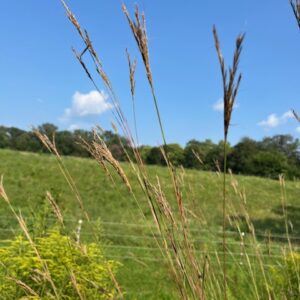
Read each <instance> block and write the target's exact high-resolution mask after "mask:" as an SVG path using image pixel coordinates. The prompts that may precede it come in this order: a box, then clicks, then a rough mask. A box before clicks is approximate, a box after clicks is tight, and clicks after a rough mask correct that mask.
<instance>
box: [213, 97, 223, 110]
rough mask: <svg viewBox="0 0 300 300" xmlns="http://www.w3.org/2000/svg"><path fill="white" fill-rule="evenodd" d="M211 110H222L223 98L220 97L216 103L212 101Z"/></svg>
mask: <svg viewBox="0 0 300 300" xmlns="http://www.w3.org/2000/svg"><path fill="white" fill-rule="evenodd" d="M213 110H215V111H223V110H224V101H223V99H221V98H220V99H219V100H218V101H217V102H216V103H214V105H213Z"/></svg>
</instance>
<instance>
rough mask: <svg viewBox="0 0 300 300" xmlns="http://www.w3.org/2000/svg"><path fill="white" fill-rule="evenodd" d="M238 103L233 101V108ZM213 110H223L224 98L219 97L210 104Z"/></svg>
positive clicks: (236, 106)
mask: <svg viewBox="0 0 300 300" xmlns="http://www.w3.org/2000/svg"><path fill="white" fill-rule="evenodd" d="M238 107H239V105H238V103H235V104H234V106H233V108H238ZM212 108H213V110H214V111H219V112H223V111H224V100H223V99H222V98H220V99H219V100H218V101H217V102H215V103H214V104H213V106H212Z"/></svg>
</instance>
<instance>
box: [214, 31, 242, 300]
mask: <svg viewBox="0 0 300 300" xmlns="http://www.w3.org/2000/svg"><path fill="white" fill-rule="evenodd" d="M213 36H214V40H215V47H216V50H217V54H218V58H219V63H220V67H221V75H222V82H223V103H224V109H223V114H224V115H223V121H224V127H223V129H224V149H223V157H224V162H223V164H224V169H223V276H224V282H223V287H224V299H225V300H226V299H227V292H226V285H227V284H226V282H227V279H226V251H227V249H226V234H225V233H226V217H227V214H226V173H227V152H226V145H227V140H228V131H229V125H230V121H231V115H232V111H233V108H234V104H235V100H236V96H237V93H238V89H239V86H240V83H241V79H242V75H241V74H238V66H239V60H240V55H241V51H242V44H243V40H244V35H239V36H238V37H237V39H236V47H235V52H234V56H233V63H232V67H230V68H229V70H228V71H227V70H226V66H225V62H224V58H223V55H222V52H221V46H220V41H219V37H218V34H217V29H216V27H215V26H214V27H213Z"/></svg>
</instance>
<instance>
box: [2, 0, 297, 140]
mask: <svg viewBox="0 0 300 300" xmlns="http://www.w3.org/2000/svg"><path fill="white" fill-rule="evenodd" d="M124 2H125V4H126V5H127V7H128V9H129V11H130V12H131V14H133V9H134V5H135V3H138V4H139V6H140V9H141V10H144V11H145V14H146V19H147V30H148V35H149V49H150V61H151V65H152V71H153V77H154V85H155V89H156V92H157V97H158V102H159V106H160V110H161V115H162V118H163V123H164V127H165V130H166V137H167V141H168V142H178V143H180V144H182V145H184V144H185V143H186V142H187V141H188V140H190V139H192V138H195V139H198V140H204V139H206V138H210V139H212V140H213V141H218V140H220V139H222V124H223V123H222V122H223V121H222V112H220V111H218V108H219V106H218V101H219V99H220V98H221V97H222V85H221V77H220V72H219V65H218V60H217V56H216V53H215V49H214V42H213V37H212V26H213V24H215V25H216V26H217V28H218V33H219V38H220V40H221V46H222V50H223V54H224V57H225V60H226V61H227V63H229V62H231V60H232V54H233V51H234V42H235V38H236V36H237V35H238V34H239V33H241V32H245V33H246V39H245V43H244V49H243V53H242V57H241V63H240V70H241V71H242V73H243V76H244V77H243V81H242V84H241V88H240V92H239V95H238V98H237V107H236V109H235V111H234V112H233V119H232V126H231V130H230V133H229V140H230V141H231V143H233V144H234V143H236V142H238V140H239V139H240V138H241V137H243V136H250V137H252V138H254V139H260V138H262V137H264V136H266V135H273V134H279V133H280V134H281V133H289V134H292V135H294V136H295V137H300V127H299V124H297V123H296V121H295V120H294V119H293V118H292V117H291V114H290V113H289V110H290V109H291V108H294V109H295V110H297V111H300V84H299V83H300V80H299V78H300V72H299V69H300V58H299V53H300V32H299V30H298V28H297V25H296V22H295V20H294V17H293V15H292V12H291V9H290V7H289V1H288V0H272V1H271V0H265V1H261V0H253V1H244V0H230V1H223V0H222V1H221V0H216V1H211V0H203V1H199V0H189V1H174V0H173V1H171V0H163V1H162V0H140V1H130V0H127V1H124ZM67 3H68V4H69V5H70V7H71V8H72V10H73V12H74V13H75V15H76V16H77V18H78V20H79V21H80V23H81V25H82V26H83V27H85V28H86V29H87V30H88V31H89V33H90V36H91V38H92V41H93V42H94V45H95V48H96V49H97V50H98V53H99V56H100V57H101V59H102V62H103V66H104V69H105V70H106V72H107V73H108V75H109V76H110V78H111V80H112V82H113V85H114V88H115V90H116V93H117V94H118V97H119V99H120V102H121V106H122V108H123V110H124V112H125V115H126V116H127V119H128V121H129V123H130V124H132V107H131V97H130V88H129V79H128V66H127V61H126V56H125V48H126V47H127V48H128V49H129V52H130V53H131V55H132V56H137V58H138V66H137V73H136V85H137V88H136V89H137V90H136V93H137V94H136V106H137V123H138V130H139V137H140V142H141V143H144V144H152V145H157V144H159V143H160V142H161V137H160V134H159V128H158V125H157V121H156V115H155V110H154V106H153V102H152V99H151V94H150V90H149V86H148V85H147V82H146V78H145V73H144V68H143V65H142V61H141V59H140V56H139V53H138V51H137V47H136V45H135V42H134V40H133V37H132V35H131V32H130V30H129V28H128V24H127V21H126V19H125V17H124V15H123V13H122V9H121V2H120V1H112V0H85V1H75V0H69V1H68V2H67ZM0 34H1V37H2V43H1V47H0V66H1V67H0V74H1V89H0V103H1V106H0V107H1V108H0V124H1V125H6V126H17V127H20V128H24V129H29V128H30V126H31V125H39V124H42V123H45V122H51V123H54V124H56V125H57V126H58V127H59V128H60V129H68V128H71V129H74V128H78V127H79V128H85V129H90V128H91V127H92V126H93V125H95V124H99V125H101V126H102V127H104V128H105V129H109V128H111V126H110V122H111V121H113V116H112V113H111V105H110V104H109V98H107V96H106V93H105V91H103V94H102V95H99V94H96V93H94V92H93V90H94V88H93V86H92V85H91V83H90V82H89V80H88V79H87V77H86V76H85V74H84V72H83V71H82V69H81V67H80V65H79V64H78V62H77V61H76V60H75V58H74V56H73V54H72V52H71V50H70V49H71V47H72V46H74V47H76V48H77V49H78V50H79V51H80V50H82V49H83V45H82V43H81V41H80V39H79V37H78V36H77V33H76V32H75V30H74V28H73V27H72V26H71V24H70V23H69V21H68V20H67V18H66V16H65V12H64V10H63V8H62V6H61V4H60V2H59V1H58V0H57V1H56V0H55V1H53V0H52V1H36V0H35V1H34V0H26V1H20V0H10V1H2V3H1V10H0ZM87 63H88V61H87ZM99 83H100V81H99ZM100 87H101V84H100Z"/></svg>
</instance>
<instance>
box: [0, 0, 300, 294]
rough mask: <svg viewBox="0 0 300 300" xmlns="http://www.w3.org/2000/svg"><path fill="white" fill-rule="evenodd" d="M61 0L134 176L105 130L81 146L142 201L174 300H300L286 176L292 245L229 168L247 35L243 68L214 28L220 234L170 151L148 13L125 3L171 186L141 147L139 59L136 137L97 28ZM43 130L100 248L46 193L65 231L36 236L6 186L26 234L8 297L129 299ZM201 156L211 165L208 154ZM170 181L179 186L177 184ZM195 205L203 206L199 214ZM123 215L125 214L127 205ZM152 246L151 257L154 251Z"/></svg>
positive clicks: (6, 261) (3, 276)
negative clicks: (268, 223) (264, 219)
mask: <svg viewBox="0 0 300 300" xmlns="http://www.w3.org/2000/svg"><path fill="white" fill-rule="evenodd" d="M61 2H62V4H63V7H64V9H65V11H66V14H67V17H68V19H69V20H70V22H71V24H72V25H73V26H74V28H75V29H76V31H77V33H78V34H79V37H80V38H81V40H82V43H83V49H82V51H78V50H76V49H74V48H73V49H72V50H73V53H74V54H75V57H76V59H77V60H78V62H79V63H80V65H81V67H82V68H83V70H84V72H85V73H86V75H87V77H88V79H89V80H90V81H91V82H92V84H93V85H94V86H95V88H96V89H97V91H99V92H100V88H99V86H100V84H102V85H103V86H104V87H105V89H106V90H107V92H108V94H109V96H110V100H111V102H112V104H113V107H114V109H113V115H114V117H115V121H116V125H113V129H114V131H116V132H118V131H119V130H120V131H121V132H122V134H123V135H124V136H125V138H126V139H127V140H128V141H129V144H130V149H128V147H125V145H123V144H122V140H121V139H120V145H121V147H122V149H123V151H124V153H125V155H126V157H127V159H128V165H129V166H130V169H131V173H130V174H129V172H126V169H124V168H123V167H124V165H123V164H121V163H120V162H119V161H117V160H116V159H115V158H114V156H113V154H112V152H111V150H110V149H109V147H108V146H107V145H106V143H105V140H104V139H103V137H102V129H101V128H100V127H96V128H95V129H94V131H93V138H92V140H91V141H87V140H85V139H84V138H79V140H78V143H79V144H80V145H81V146H82V147H83V148H85V149H86V150H87V151H88V152H89V154H90V155H91V156H92V157H93V158H94V160H96V162H97V164H98V165H99V166H100V167H101V168H102V169H103V171H104V173H105V174H106V176H107V178H108V179H109V180H110V182H111V183H112V186H113V188H114V189H116V190H117V188H118V187H119V186H121V187H122V188H123V189H122V193H124V194H125V193H127V194H128V196H130V197H131V199H133V201H134V202H135V204H136V206H137V210H138V212H139V214H140V216H141V219H142V221H143V224H142V225H143V226H144V227H143V228H145V230H147V232H148V233H149V236H148V238H151V241H154V243H155V246H156V248H155V249H154V248H151V250H158V252H159V259H160V260H159V261H160V262H162V263H161V265H162V266H166V267H167V270H168V274H169V276H170V278H171V282H172V286H171V289H174V290H175V289H176V295H175V294H173V290H172V291H171V293H172V295H168V296H169V297H171V298H172V299H173V298H175V299H184V300H188V299H201V300H206V299H208V300H210V299H216V300H219V299H222V298H223V299H225V300H226V299H239V300H247V299H256V300H260V299H268V300H277V299H278V300H279V299H299V298H297V297H298V296H299V295H300V284H299V283H300V280H299V278H300V275H299V273H300V272H299V255H298V254H297V248H296V247H295V246H294V245H293V243H292V240H293V239H292V226H291V224H290V222H289V216H288V213H287V209H286V207H287V202H288V196H287V194H286V186H285V181H284V178H283V176H279V184H278V191H279V194H280V199H281V207H282V216H283V218H284V239H285V240H286V241H287V242H286V243H276V244H275V243H273V240H274V239H275V238H276V236H274V235H272V234H270V233H269V234H267V233H266V232H261V231H258V230H257V229H256V227H255V223H254V222H253V220H252V216H251V215H250V213H249V209H248V205H249V204H248V199H247V193H246V191H245V188H244V185H243V184H241V183H240V182H239V181H238V180H237V178H236V177H235V176H234V175H233V174H232V173H231V171H230V170H229V169H228V166H227V155H228V153H227V148H226V146H227V144H228V136H229V130H230V123H231V119H232V113H233V110H234V105H235V102H236V98H237V94H238V90H239V86H240V83H241V79H242V75H241V74H240V73H239V71H238V68H239V61H240V56H241V51H242V46H243V41H244V35H243V34H241V35H239V36H238V37H237V39H236V44H235V51H234V55H233V62H232V65H231V66H230V67H228V68H227V67H226V65H225V60H224V58H223V55H222V51H221V46H220V41H219V37H218V34H217V30H216V27H213V38H214V43H215V48H216V51H217V55H218V60H219V64H220V69H221V77H222V84H223V102H224V115H223V137H224V141H223V142H224V149H223V158H224V161H223V169H222V170H221V168H220V167H218V168H217V171H216V173H215V174H213V173H211V174H209V175H207V176H208V178H209V179H210V180H211V181H213V182H214V183H215V185H214V186H215V188H216V189H217V190H218V191H219V192H220V198H219V199H220V201H219V203H220V207H221V208H220V219H221V220H222V221H221V222H220V224H219V223H218V224H213V229H212V227H210V226H209V225H208V223H209V220H208V219H209V216H207V215H205V214H204V213H203V212H202V207H201V204H202V203H203V202H202V203H197V201H196V200H197V199H198V198H200V196H201V197H202V196H203V195H202V194H200V195H196V196H194V194H195V191H194V189H193V187H192V186H191V185H190V183H189V182H188V180H187V174H186V171H185V170H184V168H183V167H178V166H176V164H175V163H173V161H172V158H171V157H170V155H169V153H168V144H167V139H166V133H165V130H164V127H163V122H162V117H161V115H160V110H159V104H158V99H157V96H156V91H155V84H154V80H153V74H152V70H151V64H150V55H149V45H148V37H147V30H146V18H145V15H144V13H141V12H140V11H139V8H138V6H136V8H135V12H134V19H133V18H131V16H130V13H129V10H128V9H127V7H126V6H125V5H124V4H123V5H122V9H123V12H124V15H125V18H126V20H127V22H128V25H129V29H130V31H131V32H132V35H133V38H134V40H135V41H136V44H137V48H138V51H139V53H140V56H141V60H142V62H143V65H144V69H145V73H146V74H145V75H146V77H147V81H148V84H149V86H150V92H151V95H152V101H153V104H154V109H155V112H156V116H157V120H158V123H159V127H160V133H161V138H162V145H161V146H160V151H161V154H162V156H163V159H164V161H165V165H166V172H167V175H168V179H167V180H166V179H164V178H162V176H159V175H158V172H154V173H155V174H154V175H153V172H152V173H151V172H150V171H149V168H148V167H146V166H145V165H144V161H143V158H142V155H141V153H140V150H139V147H138V145H139V140H138V136H139V135H138V124H137V116H136V110H135V103H136V100H137V99H136V97H135V88H136V83H135V72H136V66H137V59H135V60H132V59H131V57H130V55H129V51H128V50H126V55H127V60H128V67H129V83H130V92H131V97H132V110H133V116H134V134H132V130H131V128H130V127H129V124H128V122H127V119H126V117H125V115H124V113H123V111H122V107H121V105H120V103H119V101H118V96H117V93H116V91H115V90H114V87H113V84H112V82H111V80H110V77H109V75H108V73H107V72H106V70H105V69H104V66H103V63H102V61H101V59H100V56H99V55H98V53H97V51H96V49H95V48H94V45H93V43H92V41H91V38H90V36H89V34H88V32H87V30H85V29H83V28H82V26H81V25H80V23H79V21H78V19H77V18H76V16H75V15H74V13H73V12H72V11H71V9H70V8H69V7H68V6H67V4H66V3H65V2H64V1H63V0H62V1H61ZM291 5H292V8H293V10H294V14H295V16H296V17H298V18H299V3H298V0H296V3H294V2H293V1H291ZM87 56H88V57H89V59H91V61H92V63H93V66H94V71H91V70H90V69H89V67H88V64H87V63H86V59H87ZM94 73H96V74H95V75H94ZM99 81H100V83H99ZM295 116H296V114H295ZM33 131H34V133H35V134H36V136H37V137H38V138H39V140H40V141H41V142H42V143H43V145H44V146H45V147H46V148H47V149H48V151H49V152H50V153H51V154H52V155H54V157H55V158H56V162H57V165H58V167H59V170H60V172H61V173H62V175H63V177H64V179H65V181H66V183H67V185H68V187H69V190H70V191H71V192H72V193H73V195H74V198H75V201H76V202H75V203H76V205H78V206H79V208H80V220H84V221H83V222H86V223H88V224H89V225H90V227H89V228H91V230H90V232H89V234H90V239H91V240H92V241H89V242H86V241H83V240H82V239H81V230H82V221H80V222H79V224H78V227H77V228H76V229H75V232H70V229H69V225H68V224H67V220H66V218H65V217H64V214H63V212H62V211H61V210H60V207H59V204H58V203H57V201H56V200H55V197H53V196H52V194H51V193H49V192H48V193H46V198H47V201H48V202H49V206H50V207H51V209H52V211H53V214H54V215H55V217H56V220H57V223H56V224H55V226H53V227H52V228H51V229H49V230H47V231H46V232H43V233H42V234H38V235H36V234H35V235H32V233H31V232H30V230H29V229H28V226H27V223H26V218H24V217H23V215H22V214H21V213H20V212H19V211H18V210H17V209H16V208H15V207H14V206H13V205H12V202H11V201H10V199H9V197H8V195H7V193H6V191H5V189H4V185H3V183H2V181H1V184H0V196H1V198H2V199H4V202H5V203H6V205H7V206H8V208H9V209H10V211H11V213H12V214H13V216H14V217H15V219H16V220H17V222H18V224H19V226H20V228H21V230H22V235H20V236H19V235H16V237H15V238H14V239H12V240H10V241H8V246H6V247H4V248H1V250H0V258H1V264H0V291H3V292H5V291H7V292H8V293H9V294H8V295H9V296H7V297H6V298H5V297H4V299H9V298H11V299H14V298H20V297H31V298H32V299H40V298H41V299H52V298H53V299H119V298H127V294H126V291H125V292H123V290H122V289H121V287H120V285H122V282H120V283H119V280H118V275H117V274H116V271H117V269H118V265H119V264H118V263H117V262H116V261H114V260H108V259H106V258H105V253H104V252H103V249H102V246H101V243H98V238H97V236H98V228H96V227H95V226H93V223H92V220H91V218H90V215H89V211H88V209H87V207H86V205H85V203H84V200H83V199H82V197H81V193H80V191H79V189H78V188H77V184H76V183H75V181H74V179H73V177H72V175H71V173H70V172H69V170H68V168H67V167H66V164H65V162H64V159H63V158H62V157H61V156H60V154H59V153H58V151H57V148H56V145H55V136H53V137H52V139H51V137H48V136H46V135H45V134H43V133H41V132H40V131H39V130H37V129H34V130H33ZM194 154H195V156H196V158H197V159H199V161H201V157H200V156H199V153H194ZM166 182H168V183H170V184H169V186H168V185H167V184H166ZM197 182H198V181H197ZM253 189H255V187H253ZM199 193H201V190H200V192H199ZM121 197H122V195H120V198H121ZM191 198H193V200H191ZM194 199H196V200H194ZM189 202H190V203H192V204H193V206H190V205H189ZM74 205H75V204H74ZM120 209H123V208H122V207H121V205H120ZM217 209H218V208H216V210H217ZM136 217H138V216H136ZM73 231H74V230H73ZM281 238H282V236H281ZM96 241H97V242H96ZM142 248H143V249H144V250H145V249H148V250H149V248H147V247H142ZM62 254H63V255H62ZM150 259H151V257H150ZM153 259H157V256H155V257H154V255H153ZM139 263H140V266H141V268H143V267H144V269H143V276H145V277H146V276H147V275H148V274H147V271H148V269H147V265H146V264H145V263H144V262H141V261H139ZM11 283H13V285H11ZM141 288H142V287H141ZM173 295H174V296H173ZM1 296H2V295H1ZM47 297H48V298H47ZM293 297H294V298H293Z"/></svg>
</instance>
